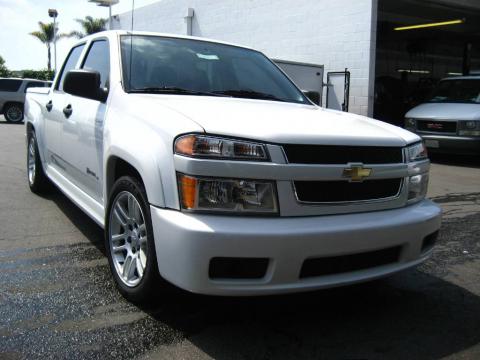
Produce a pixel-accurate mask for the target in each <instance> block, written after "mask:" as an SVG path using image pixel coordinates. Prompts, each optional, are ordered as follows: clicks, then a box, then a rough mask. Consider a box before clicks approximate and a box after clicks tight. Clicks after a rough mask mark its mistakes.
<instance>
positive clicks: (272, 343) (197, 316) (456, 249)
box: [0, 121, 480, 359]
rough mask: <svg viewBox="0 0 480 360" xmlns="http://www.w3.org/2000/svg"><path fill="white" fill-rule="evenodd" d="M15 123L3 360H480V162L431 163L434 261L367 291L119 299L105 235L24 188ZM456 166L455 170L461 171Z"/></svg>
mask: <svg viewBox="0 0 480 360" xmlns="http://www.w3.org/2000/svg"><path fill="white" fill-rule="evenodd" d="M23 133H24V128H23V126H20V125H8V124H6V123H5V122H3V121H0V224H1V225H2V227H1V231H0V358H1V359H27V358H28V359H32V358H42V359H44V358H68V359H76V358H79V359H82V358H85V359H87V358H88V359H114V358H115V359H118V358H123V359H129V358H145V359H147V358H148V359H171V358H178V359H209V358H215V359H440V358H452V359H457V358H458V359H474V358H477V359H478V358H480V235H479V234H480V161H479V160H478V159H465V158H459V157H447V158H445V157H443V158H434V161H435V163H434V164H433V165H432V173H431V185H430V196H431V197H433V199H434V200H435V201H437V202H438V203H440V204H441V205H442V206H443V207H444V210H445V215H446V217H445V221H444V223H443V226H442V232H441V236H440V239H439V244H438V246H437V248H436V250H435V253H434V256H433V258H432V259H431V260H429V261H428V262H427V263H425V264H424V265H422V266H421V267H419V268H418V269H415V270H410V271H406V272H403V273H401V274H398V275H396V276H394V277H392V278H388V279H385V280H381V281H376V282H372V283H367V284H363V285H357V286H351V287H346V288H339V289H333V290H324V291H318V292H313V293H305V294H298V295H288V296H270V297H262V298H218V297H217V298H215V297H207V296H198V295H192V294H187V293H184V292H178V293H177V292H175V293H172V294H169V295H167V296H166V297H165V298H163V299H161V300H159V301H158V304H157V305H155V306H152V307H150V308H139V307H136V306H134V305H132V304H130V303H128V302H126V301H125V300H123V298H122V297H120V296H119V295H118V293H117V291H116V290H115V287H114V284H113V282H112V280H111V277H110V273H109V269H108V265H107V260H106V258H105V256H104V248H103V234H102V231H101V229H100V228H99V227H98V226H96V225H95V224H94V223H93V221H91V220H90V219H89V218H88V217H87V216H86V215H84V214H83V213H82V212H81V211H80V210H78V209H77V208H76V207H75V206H74V205H73V204H72V203H71V202H70V201H69V200H68V199H66V198H65V197H64V196H63V195H62V194H61V193H60V192H59V191H52V192H51V194H49V195H48V196H45V197H39V196H36V195H33V194H31V193H30V191H29V189H28V186H27V179H26V171H25V142H24V137H23ZM458 164H459V165H458Z"/></svg>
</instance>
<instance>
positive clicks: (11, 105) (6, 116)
mask: <svg viewBox="0 0 480 360" xmlns="http://www.w3.org/2000/svg"><path fill="white" fill-rule="evenodd" d="M13 106H18V107H19V108H20V112H21V113H22V117H21V119H20V120H18V121H14V120H12V119H10V118H9V117H8V110H9V109H10V108H11V107H13ZM3 115H4V116H5V120H6V121H7V122H9V123H12V124H19V123H21V122H22V121H23V116H24V113H23V106H21V105H20V104H9V105H7V106H5V109H4V111H3Z"/></svg>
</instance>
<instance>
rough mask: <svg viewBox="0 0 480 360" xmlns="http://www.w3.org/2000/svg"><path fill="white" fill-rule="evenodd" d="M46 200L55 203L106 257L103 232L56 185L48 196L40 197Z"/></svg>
mask: <svg viewBox="0 0 480 360" xmlns="http://www.w3.org/2000/svg"><path fill="white" fill-rule="evenodd" d="M39 196H41V197H43V198H44V199H46V200H50V201H53V202H54V203H55V204H56V205H57V206H58V207H59V209H60V210H61V211H62V212H63V213H64V214H65V215H66V216H67V217H68V219H69V220H70V221H71V222H72V224H73V225H75V227H76V228H77V229H78V230H79V231H80V232H81V233H82V234H83V235H84V236H85V237H86V238H87V239H89V240H90V242H91V243H92V245H94V246H95V247H96V248H97V249H98V250H99V251H100V252H101V253H102V254H103V256H106V252H105V244H104V236H103V230H102V228H100V226H98V225H97V224H96V223H95V222H94V221H93V220H92V219H90V217H88V215H86V214H85V213H84V212H83V211H82V210H80V208H79V207H78V206H76V205H75V204H74V203H73V202H72V201H71V200H70V199H69V198H67V197H66V196H65V195H64V194H63V193H62V192H61V191H60V190H59V189H57V188H56V187H55V185H53V184H52V185H51V189H50V191H49V192H48V193H46V194H41V195H39Z"/></svg>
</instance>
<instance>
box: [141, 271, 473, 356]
mask: <svg viewBox="0 0 480 360" xmlns="http://www.w3.org/2000/svg"><path fill="white" fill-rule="evenodd" d="M147 311H148V312H149V314H150V315H151V316H153V317H154V318H155V319H156V320H158V321H161V322H163V323H166V324H168V325H169V326H171V327H172V328H174V329H177V330H180V331H182V332H183V333H184V334H185V335H186V336H187V337H188V340H189V341H190V342H191V343H193V344H194V345H195V346H196V347H198V348H199V349H201V350H202V351H203V352H205V353H206V354H208V355H209V356H211V357H213V358H215V359H235V358H242V359H250V358H262V359H277V358H291V359H300V358H302V359H313V358H326V359H374V358H378V359H382V358H389V359H439V358H443V357H444V356H447V355H451V354H456V353H458V352H460V351H462V350H464V349H467V348H470V347H472V346H474V345H476V344H478V343H479V342H480V298H479V297H478V296H476V295H474V294H472V293H470V292H468V291H466V290H465V289H462V288H460V287H458V286H455V285H453V284H451V283H448V282H446V281H443V280H441V279H439V278H436V277H433V276H431V275H428V274H424V273H421V272H419V271H415V270H413V271H408V272H406V273H404V274H399V275H397V276H395V277H394V278H392V279H389V280H383V281H377V282H373V283H367V284H362V285H357V286H351V287H346V288H339V289H330V290H324V291H317V292H313V293H305V294H296V295H288V296H269V297H262V298H214V297H207V296H195V295H184V296H180V297H178V296H177V297H171V298H169V299H168V300H166V301H165V302H164V304H163V305H162V306H159V307H158V308H157V309H155V310H152V309H150V310H147ZM153 353H154V352H152V354H153ZM153 358H155V357H154V356H153Z"/></svg>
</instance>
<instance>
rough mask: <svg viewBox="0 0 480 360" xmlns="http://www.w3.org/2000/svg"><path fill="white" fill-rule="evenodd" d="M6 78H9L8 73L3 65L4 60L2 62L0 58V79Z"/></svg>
mask: <svg viewBox="0 0 480 360" xmlns="http://www.w3.org/2000/svg"><path fill="white" fill-rule="evenodd" d="M8 76H10V71H9V70H8V68H7V66H6V65H5V60H3V57H1V56H0V77H8Z"/></svg>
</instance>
